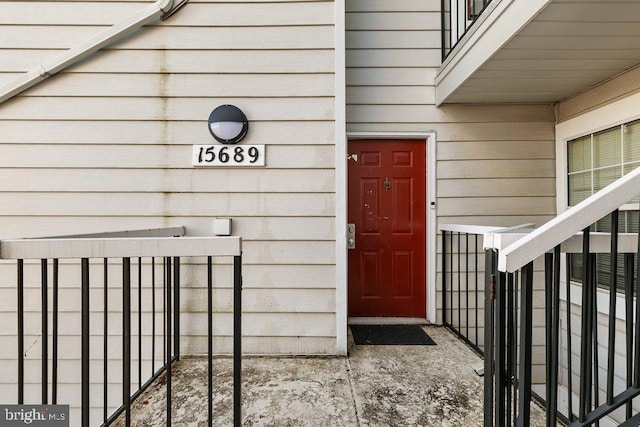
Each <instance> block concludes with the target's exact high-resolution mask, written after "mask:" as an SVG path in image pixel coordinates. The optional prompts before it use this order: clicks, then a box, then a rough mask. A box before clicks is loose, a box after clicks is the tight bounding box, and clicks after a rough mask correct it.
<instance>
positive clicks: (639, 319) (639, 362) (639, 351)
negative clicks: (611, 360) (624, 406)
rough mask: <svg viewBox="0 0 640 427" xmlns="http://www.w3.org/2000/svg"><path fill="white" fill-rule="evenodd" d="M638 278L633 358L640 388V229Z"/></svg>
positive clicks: (637, 259)
mask: <svg viewBox="0 0 640 427" xmlns="http://www.w3.org/2000/svg"><path fill="white" fill-rule="evenodd" d="M636 278H637V280H636V283H635V285H636V323H635V324H636V330H635V336H636V341H635V342H636V348H635V357H634V358H633V360H634V362H633V364H634V367H633V372H634V378H633V386H634V387H635V388H640V304H638V303H637V301H638V299H639V298H640V229H639V230H638V251H637V252H636Z"/></svg>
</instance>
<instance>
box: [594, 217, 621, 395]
mask: <svg viewBox="0 0 640 427" xmlns="http://www.w3.org/2000/svg"><path fill="white" fill-rule="evenodd" d="M610 252H611V256H610V260H609V261H610V262H609V283H610V287H609V344H608V348H607V403H608V404H609V405H612V404H613V377H614V372H613V371H614V369H615V344H616V299H617V294H618V292H617V289H618V210H617V209H616V210H615V211H613V212H612V213H611V250H610ZM596 375H597V368H596ZM596 394H597V393H596Z"/></svg>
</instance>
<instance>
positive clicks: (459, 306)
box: [456, 232, 462, 332]
mask: <svg viewBox="0 0 640 427" xmlns="http://www.w3.org/2000/svg"><path fill="white" fill-rule="evenodd" d="M460 258H461V255H460V232H458V325H457V328H456V329H457V330H458V332H460V331H462V304H461V301H462V278H461V274H462V267H461V265H462V263H461V262H460Z"/></svg>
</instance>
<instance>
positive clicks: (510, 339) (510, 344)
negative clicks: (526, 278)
mask: <svg viewBox="0 0 640 427" xmlns="http://www.w3.org/2000/svg"><path fill="white" fill-rule="evenodd" d="M513 279H514V275H513V274H509V275H507V292H506V298H505V305H506V310H507V318H506V327H507V342H506V349H505V350H506V358H507V360H506V374H505V386H506V389H507V390H506V391H507V393H506V399H505V400H506V404H505V409H506V411H507V414H506V417H505V418H506V420H507V421H506V422H507V423H508V424H509V425H512V422H511V420H512V415H513V414H512V413H511V401H512V388H513V380H512V379H513V374H514V372H515V369H514V366H513V363H514V355H513V350H512V349H513V348H514V347H515V346H516V341H514V335H515V334H514V330H513V317H514V316H515V312H514V311H513V287H514V281H513Z"/></svg>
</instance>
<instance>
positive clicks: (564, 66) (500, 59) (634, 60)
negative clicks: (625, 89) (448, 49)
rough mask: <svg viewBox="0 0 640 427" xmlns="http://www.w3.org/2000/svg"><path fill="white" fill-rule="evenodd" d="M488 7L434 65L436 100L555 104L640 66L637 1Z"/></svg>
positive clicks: (545, 0)
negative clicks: (438, 64)
mask: <svg viewBox="0 0 640 427" xmlns="http://www.w3.org/2000/svg"><path fill="white" fill-rule="evenodd" d="M494 1H496V0H494ZM487 12H489V14H488V16H487V17H486V18H485V19H484V21H482V22H480V23H478V24H476V25H478V27H477V28H476V29H475V30H474V31H472V32H470V34H467V36H465V40H463V41H461V42H460V46H458V47H457V48H456V49H455V50H454V52H453V53H452V54H451V55H449V58H447V59H446V60H445V62H444V64H443V65H442V67H441V68H440V71H439V73H438V75H437V76H436V102H437V104H438V105H440V104H443V103H504V102H506V103H551V102H557V101H560V100H562V99H565V98H567V97H570V96H572V95H575V94H576V93H578V92H581V91H584V90H586V89H588V88H590V87H592V86H594V85H596V84H597V83H600V82H602V81H604V80H606V79H608V78H611V77H613V76H615V75H617V74H620V73H621V72H623V71H625V70H628V69H629V68H632V67H634V66H635V65H637V64H638V63H640V25H638V24H640V7H638V3H636V2H625V1H622V0H620V1H617V0H612V1H584V2H581V3H580V4H579V5H578V4H576V3H575V2H571V1H568V0H502V1H500V2H499V3H498V4H497V5H496V6H495V7H494V8H493V9H492V10H487Z"/></svg>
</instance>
